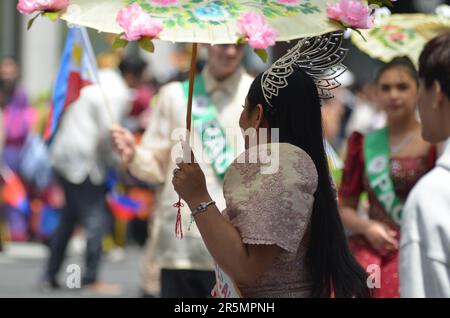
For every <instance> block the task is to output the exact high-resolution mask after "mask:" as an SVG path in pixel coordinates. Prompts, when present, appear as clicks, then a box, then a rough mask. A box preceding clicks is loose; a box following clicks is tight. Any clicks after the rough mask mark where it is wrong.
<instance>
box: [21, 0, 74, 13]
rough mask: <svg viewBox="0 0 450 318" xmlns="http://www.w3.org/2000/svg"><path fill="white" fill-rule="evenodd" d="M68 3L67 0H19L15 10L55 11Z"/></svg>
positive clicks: (28, 11)
mask: <svg viewBox="0 0 450 318" xmlns="http://www.w3.org/2000/svg"><path fill="white" fill-rule="evenodd" d="M68 5H69V0H19V3H17V7H16V8H17V10H18V11H19V12H20V13H22V14H25V13H28V14H29V13H33V12H42V11H44V12H56V11H61V10H63V9H65V8H67V6H68Z"/></svg>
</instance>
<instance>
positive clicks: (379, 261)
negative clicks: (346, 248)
mask: <svg viewBox="0 0 450 318" xmlns="http://www.w3.org/2000/svg"><path fill="white" fill-rule="evenodd" d="M349 245H350V250H351V251H352V253H353V256H354V257H355V258H356V260H357V261H358V262H359V264H360V265H361V266H362V267H363V268H364V269H365V270H366V271H367V269H368V268H369V266H370V265H372V264H373V265H378V266H379V268H380V284H379V287H374V288H372V293H373V294H372V296H373V297H374V298H399V297H400V284H399V278H398V256H399V252H398V251H394V252H390V253H388V254H386V255H381V254H380V253H378V252H377V251H376V250H375V249H374V248H372V246H371V245H370V244H369V243H368V242H367V241H366V240H365V239H363V238H359V237H358V238H357V239H350V241H349ZM373 265H372V266H373ZM368 274H369V275H370V274H371V273H370V271H369V272H368ZM374 277H375V276H374ZM369 281H370V279H369Z"/></svg>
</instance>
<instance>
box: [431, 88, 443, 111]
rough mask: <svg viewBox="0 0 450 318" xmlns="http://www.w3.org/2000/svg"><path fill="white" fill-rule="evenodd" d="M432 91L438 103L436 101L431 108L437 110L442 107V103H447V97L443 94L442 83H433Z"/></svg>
mask: <svg viewBox="0 0 450 318" xmlns="http://www.w3.org/2000/svg"><path fill="white" fill-rule="evenodd" d="M432 89H433V92H434V96H435V97H436V101H435V103H433V105H431V107H432V108H434V109H436V108H438V107H440V106H441V105H442V103H443V102H444V101H445V95H444V93H443V92H442V86H441V83H439V81H434V82H433V88H432Z"/></svg>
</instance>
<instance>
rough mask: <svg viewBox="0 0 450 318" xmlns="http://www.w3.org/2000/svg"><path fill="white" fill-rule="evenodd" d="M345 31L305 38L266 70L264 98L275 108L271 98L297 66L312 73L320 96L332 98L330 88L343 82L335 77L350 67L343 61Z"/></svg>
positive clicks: (284, 85)
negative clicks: (342, 46)
mask: <svg viewBox="0 0 450 318" xmlns="http://www.w3.org/2000/svg"><path fill="white" fill-rule="evenodd" d="M343 34H344V32H343V31H338V32H333V33H328V34H325V35H321V36H317V37H311V38H304V39H302V40H300V41H298V43H297V44H296V45H295V46H294V47H293V48H292V49H290V50H288V52H287V53H286V54H285V55H284V56H282V57H281V58H280V59H278V60H277V61H275V63H273V64H272V66H271V67H270V68H269V69H268V70H267V71H265V72H264V73H263V75H262V77H261V87H262V91H263V94H264V98H265V100H266V102H267V103H268V104H269V106H270V107H271V108H272V110H273V105H272V104H271V100H272V97H273V96H278V94H279V92H280V90H281V89H282V88H284V87H286V86H287V85H288V77H289V76H290V75H291V74H292V73H293V72H294V68H295V67H298V68H300V69H302V70H303V71H304V72H305V73H307V74H309V75H310V76H311V77H312V78H313V80H314V83H315V84H316V86H317V89H318V93H319V97H320V98H322V99H329V98H332V97H333V95H332V94H331V92H330V90H332V89H335V88H337V87H339V86H340V85H341V84H340V83H339V82H338V81H337V80H336V78H337V77H338V76H339V75H341V74H342V73H344V72H345V71H346V70H347V68H346V67H345V66H344V65H343V64H341V62H342V60H343V59H344V58H345V55H346V53H347V50H346V49H343V48H341V44H342V39H343Z"/></svg>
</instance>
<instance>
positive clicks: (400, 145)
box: [339, 58, 436, 298]
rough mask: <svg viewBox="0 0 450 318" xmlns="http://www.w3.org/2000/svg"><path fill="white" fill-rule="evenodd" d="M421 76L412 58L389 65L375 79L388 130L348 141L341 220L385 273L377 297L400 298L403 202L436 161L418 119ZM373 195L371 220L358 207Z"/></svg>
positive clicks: (367, 261) (366, 261)
mask: <svg viewBox="0 0 450 318" xmlns="http://www.w3.org/2000/svg"><path fill="white" fill-rule="evenodd" d="M418 84H419V83H418V77H417V72H416V70H415V67H414V65H413V64H412V62H411V61H410V60H408V59H407V58H396V59H394V60H392V61H391V62H390V63H387V64H386V65H384V66H383V67H382V68H381V69H380V70H379V72H378V74H377V76H376V80H375V87H376V88H375V89H376V95H377V101H378V102H379V103H380V107H381V108H382V109H383V110H384V111H385V112H386V115H387V125H386V128H384V129H380V130H375V131H374V132H371V133H369V134H366V135H363V134H361V133H359V132H354V133H353V134H352V135H351V136H350V138H349V140H348V148H347V149H348V150H347V153H348V154H347V158H346V161H345V167H344V173H343V177H342V182H341V185H340V187H339V201H340V207H341V217H342V221H343V223H344V226H345V227H346V228H347V230H349V231H350V232H351V234H352V237H351V238H350V247H351V249H352V252H353V254H354V255H355V257H356V259H357V260H358V261H359V262H360V264H361V265H362V266H363V267H364V268H366V269H367V270H369V269H370V270H373V268H371V267H369V265H372V266H373V265H377V266H378V267H379V269H380V271H381V272H380V274H381V282H380V285H375V290H374V297H382V298H384V297H387V298H391V297H399V295H400V294H399V278H398V254H399V251H398V248H399V239H400V222H401V219H402V216H401V214H402V208H403V203H404V202H405V200H406V197H407V196H408V194H409V192H410V191H411V189H412V187H413V186H414V185H415V184H416V183H417V181H418V180H419V179H420V178H421V177H422V176H423V175H424V174H425V173H427V172H428V171H429V170H430V169H432V168H433V167H434V164H435V160H436V148H435V146H433V145H431V144H430V143H428V142H426V141H425V140H423V138H422V137H421V126H420V123H419V121H418V118H417V116H416V105H417V97H418V90H419V85H418ZM364 191H366V192H367V193H368V199H369V205H370V207H369V219H363V218H361V217H360V216H359V215H358V214H357V213H356V209H357V206H358V203H359V200H360V195H361V193H362V192H364Z"/></svg>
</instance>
